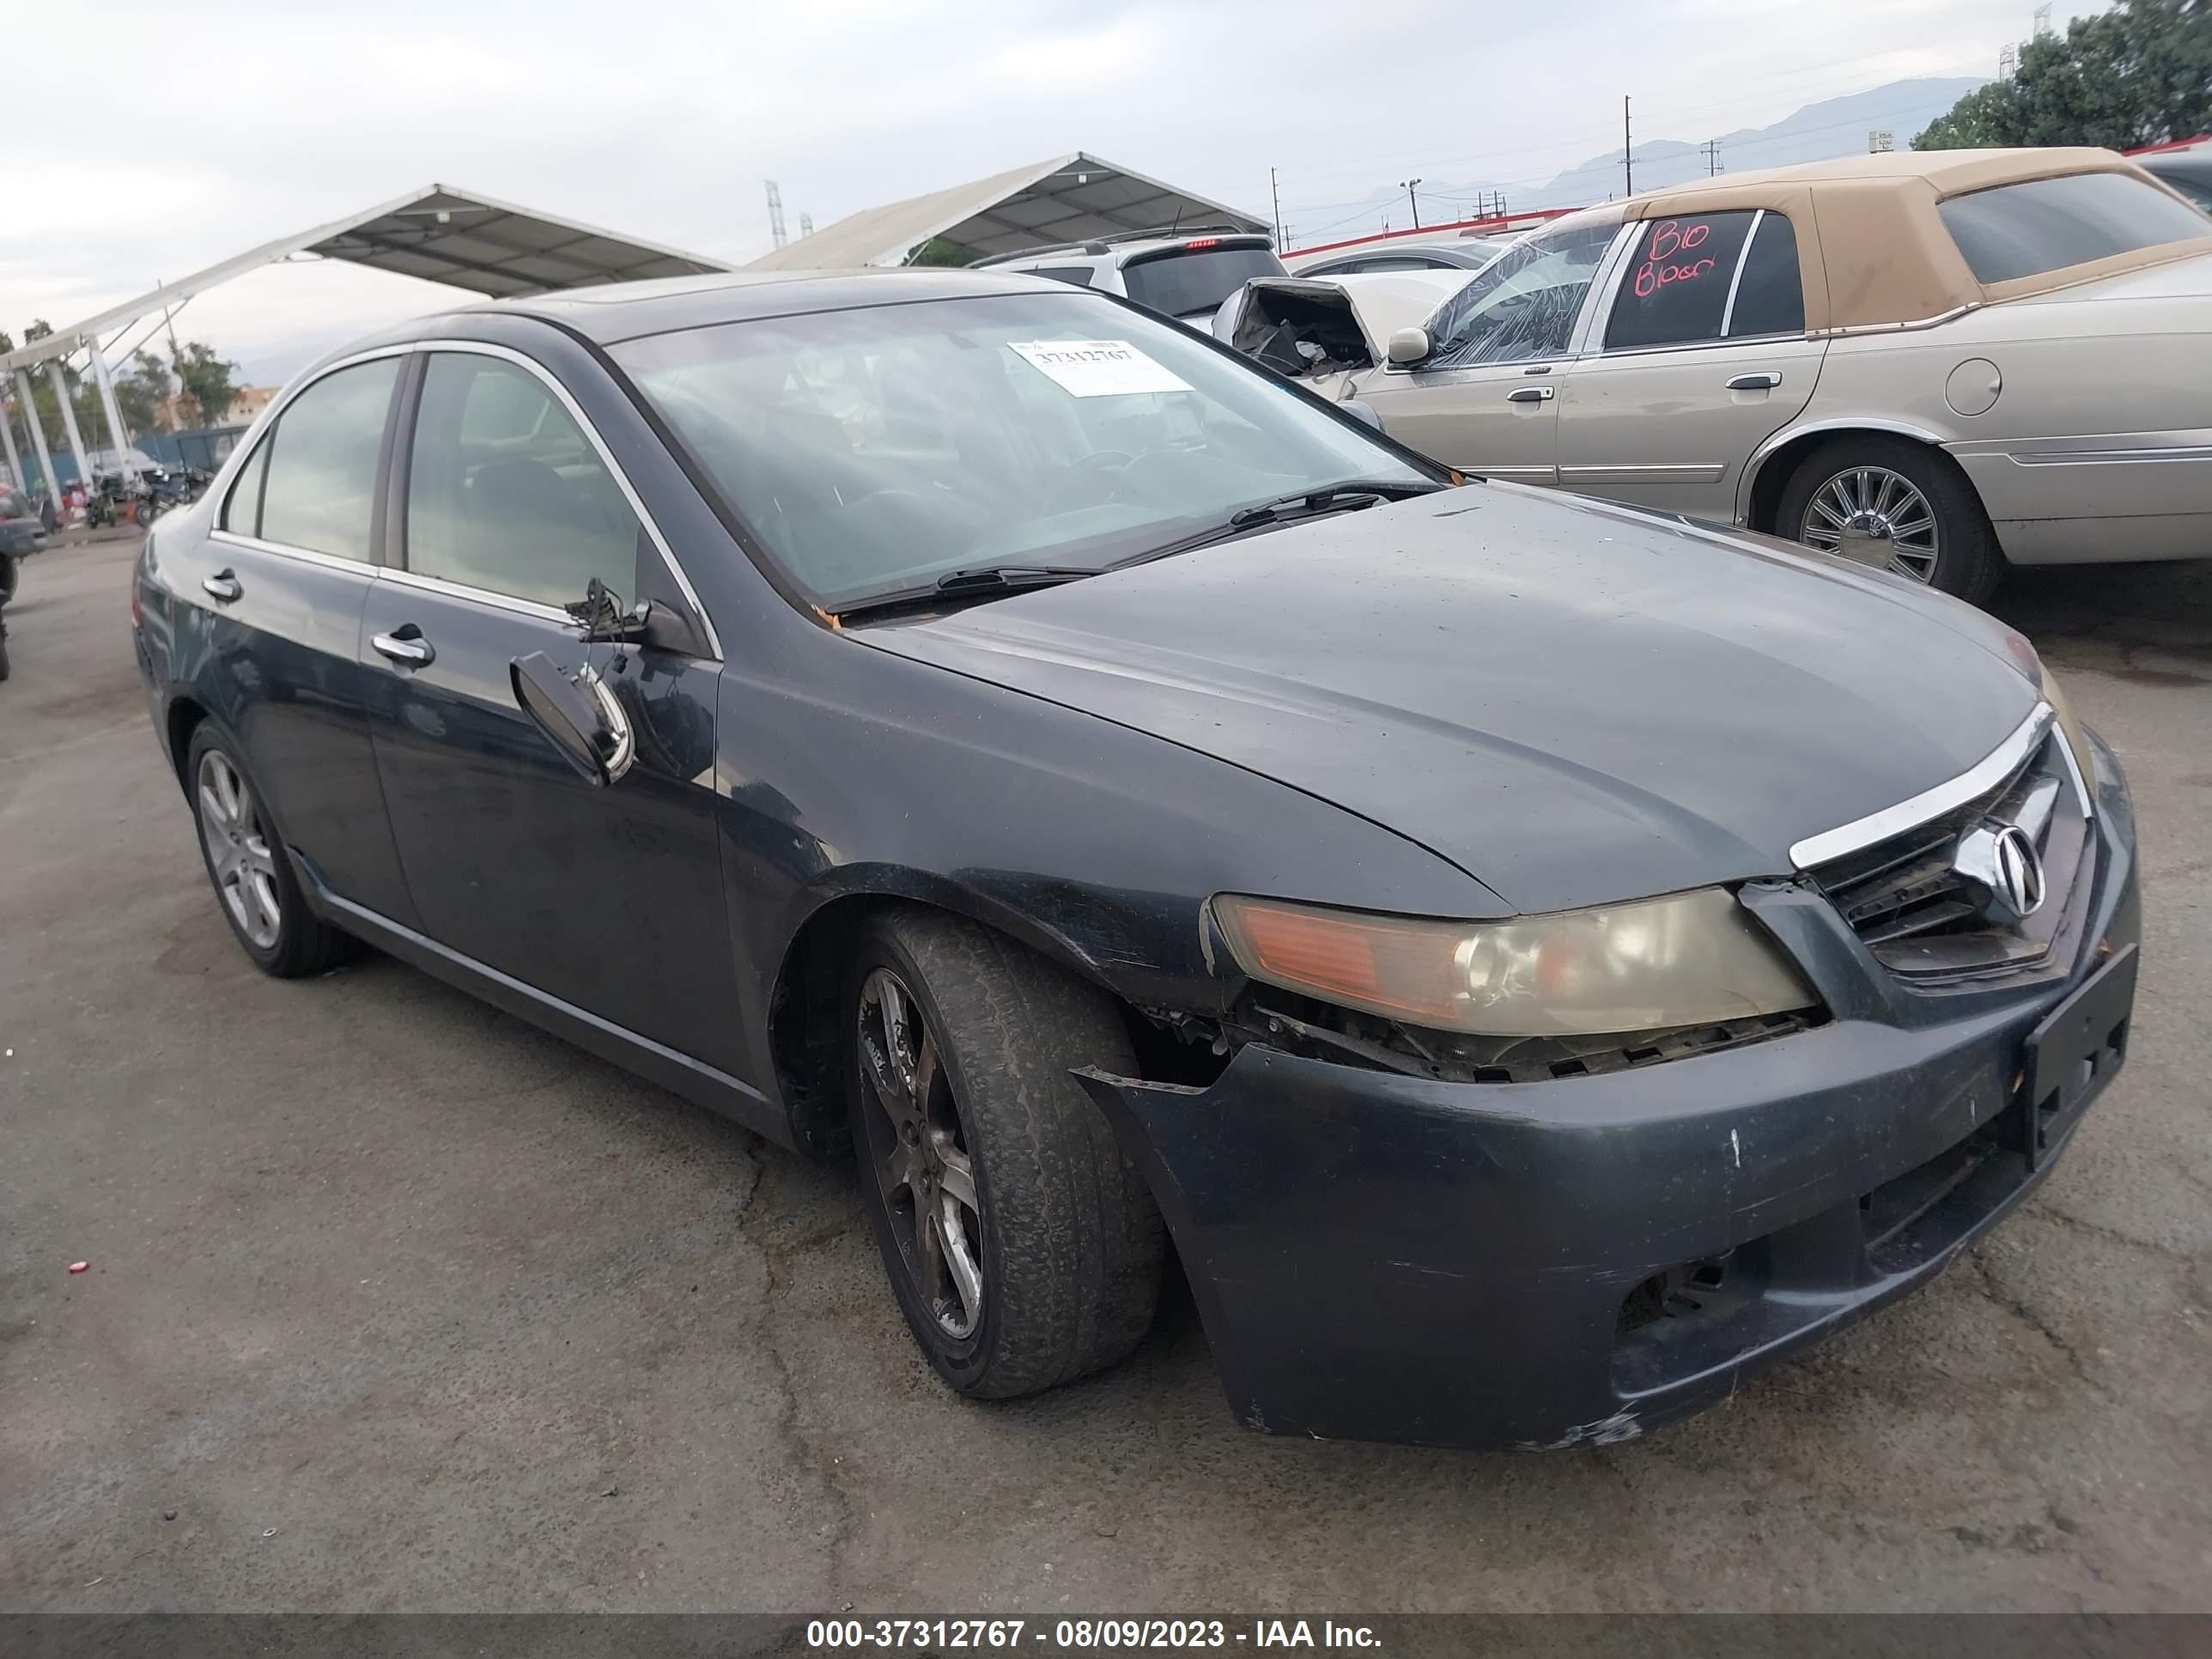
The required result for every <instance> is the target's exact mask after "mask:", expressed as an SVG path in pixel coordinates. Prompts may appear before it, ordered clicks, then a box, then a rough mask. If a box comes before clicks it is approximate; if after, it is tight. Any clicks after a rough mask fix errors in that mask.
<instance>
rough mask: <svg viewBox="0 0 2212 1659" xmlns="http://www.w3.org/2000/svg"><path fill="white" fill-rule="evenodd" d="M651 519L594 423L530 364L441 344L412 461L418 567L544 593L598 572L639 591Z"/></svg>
mask: <svg viewBox="0 0 2212 1659" xmlns="http://www.w3.org/2000/svg"><path fill="white" fill-rule="evenodd" d="M640 529H641V526H640V525H639V523H638V520H637V514H636V513H634V512H633V511H631V509H630V505H629V498H628V497H627V496H625V495H623V489H622V486H621V485H620V484H619V483H617V482H616V480H615V477H614V475H613V474H612V473H611V472H610V471H608V470H607V466H606V463H605V461H604V460H603V459H600V456H599V450H598V449H597V447H594V446H593V445H592V441H590V440H589V439H588V438H586V436H585V435H584V432H583V428H580V427H579V426H578V425H577V424H576V422H575V420H574V417H573V416H570V415H569V413H568V410H566V409H564V408H562V405H561V404H560V402H559V401H558V400H557V399H556V398H555V397H554V396H553V394H552V393H551V392H549V391H548V390H547V389H546V387H545V384H544V381H542V380H539V379H538V377H537V376H536V375H535V374H532V373H531V372H530V371H529V370H527V369H525V368H519V367H518V366H516V365H515V364H513V363H510V362H505V361H504V360H502V359H501V358H497V357H488V356H478V355H477V354H476V353H473V352H458V351H441V352H437V353H435V354H433V355H432V356H431V358H430V362H429V365H428V368H427V370H426V371H425V373H424V374H423V377H422V401H421V403H420V404H419V405H418V406H417V410H416V416H415V435H414V439H413V441H412V444H411V446H410V452H409V459H408V468H407V568H409V569H410V570H412V571H415V572H416V573H417V574H421V575H425V576H435V577H438V578H440V579H441V580H445V581H450V582H459V583H460V584H461V585H463V586H467V587H477V588H482V589H483V590H485V591H486V592H493V593H504V594H507V595H509V596H511V597H513V598H514V599H529V600H532V601H534V602H536V603H538V604H540V605H568V604H570V603H573V602H574V601H575V600H578V599H582V598H583V597H584V590H585V589H586V587H587V586H589V585H590V583H591V580H592V577H594V576H597V577H598V578H599V580H601V581H602V582H604V583H605V585H606V586H608V588H610V589H611V590H612V591H613V592H614V593H615V594H617V596H618V597H619V598H620V599H623V600H629V599H634V598H635V597H636V587H637V550H638V533H639V531H640Z"/></svg>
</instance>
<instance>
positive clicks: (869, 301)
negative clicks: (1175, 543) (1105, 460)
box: [356, 265, 1075, 349]
mask: <svg viewBox="0 0 2212 1659" xmlns="http://www.w3.org/2000/svg"><path fill="white" fill-rule="evenodd" d="M1073 291H1075V290H1071V289H1069V288H1068V287H1067V285H1066V283H1055V282H1051V281H1048V280H1047V279H1045V278H1042V277H1037V276H1023V275H1021V274H1020V273H1019V272H1018V271H974V270H961V269H958V268H955V267H947V266H938V265H918V266H905V267H902V268H899V269H896V270H760V271H744V270H730V271H716V272H714V273H712V274H709V275H707V276H671V277H667V278H665V279H662V280H659V281H655V282H641V283H608V284H605V285H604V286H601V287H596V288H571V289H561V290H559V291H558V292H556V293H552V294H539V295H532V296H531V297H529V298H527V299H519V300H493V301H487V302H486V303H484V304H482V305H474V306H469V307H463V308H462V309H460V310H458V311H451V312H443V313H439V315H438V316H437V317H435V318H423V319H417V321H416V324H414V325H410V327H409V328H408V329H407V330H406V331H404V333H398V334H395V335H393V336H392V338H395V339H399V338H424V337H428V336H430V335H432V334H435V332H437V331H438V325H440V324H441V323H447V322H449V321H450V319H455V318H462V319H465V318H467V317H470V316H483V315H492V316H499V315H507V316H525V317H538V318H543V319H546V320H548V321H550V322H556V323H559V324H561V325H562V326H564V327H566V328H568V329H570V330H573V331H574V332H576V333H578V334H580V335H582V336H583V337H585V338H586V339H587V340H590V341H591V342H592V343H594V344H597V345H614V344H617V343H620V342H621V341H623V340H633V339H635V338H637V337H639V336H641V335H645V334H665V333H669V332H671V331H675V330H678V329H687V328H704V327H710V326H712V325H715V324H717V323H736V322H745V321H749V320H751V319H756V318H761V317H795V316H801V315H804V314H805V313H809V312H820V311H856V310H860V309H863V308H866V307H873V306H888V305H908V304H912V303H914V302H915V301H923V300H962V299H975V298H979V297H981V296H983V295H992V294H1067V293H1070V292H1073ZM356 349H358V348H356Z"/></svg>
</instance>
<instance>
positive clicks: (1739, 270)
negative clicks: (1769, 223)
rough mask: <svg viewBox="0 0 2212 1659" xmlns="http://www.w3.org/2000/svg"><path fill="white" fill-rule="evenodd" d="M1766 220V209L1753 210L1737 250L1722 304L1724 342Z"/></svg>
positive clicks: (1800, 274) (1800, 277)
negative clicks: (1755, 243) (1737, 291)
mask: <svg viewBox="0 0 2212 1659" xmlns="http://www.w3.org/2000/svg"><path fill="white" fill-rule="evenodd" d="M1765 219H1766V210H1765V208H1759V209H1756V210H1753V214H1752V216H1751V228H1750V229H1749V230H1747V231H1746V232H1744V234H1743V246H1741V247H1740V248H1738V249H1737V250H1736V254H1735V270H1733V271H1732V272H1730V273H1729V291H1728V298H1727V299H1726V300H1725V301H1723V302H1722V304H1721V334H1720V337H1721V338H1722V339H1723V340H1725V339H1727V338H1728V337H1729V324H1730V323H1732V322H1734V321H1735V291H1736V289H1739V288H1741V287H1742V286H1743V268H1744V267H1745V266H1746V265H1747V264H1750V263H1751V245H1752V244H1753V242H1756V241H1757V240H1759V226H1760V225H1761V224H1762V223H1764V222H1765ZM1804 280H1805V278H1804V276H1803V273H1802V272H1801V273H1799V275H1798V278H1797V281H1798V283H1800V285H1802V283H1804Z"/></svg>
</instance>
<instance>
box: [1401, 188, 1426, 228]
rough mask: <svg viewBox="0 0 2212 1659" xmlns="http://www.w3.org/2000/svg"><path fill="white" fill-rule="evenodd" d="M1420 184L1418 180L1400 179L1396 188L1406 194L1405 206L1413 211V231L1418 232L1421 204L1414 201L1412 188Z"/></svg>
mask: <svg viewBox="0 0 2212 1659" xmlns="http://www.w3.org/2000/svg"><path fill="white" fill-rule="evenodd" d="M1420 182H1421V181H1420V180H1419V179H1400V180H1399V181H1398V188H1399V189H1401V190H1402V191H1405V192H1406V205H1407V207H1410V208H1411V209H1413V228H1414V229H1415V230H1419V228H1421V204H1420V203H1419V201H1417V200H1416V199H1414V196H1413V186H1414V185H1418V184H1419V183H1420Z"/></svg>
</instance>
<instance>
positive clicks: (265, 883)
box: [195, 749, 284, 951]
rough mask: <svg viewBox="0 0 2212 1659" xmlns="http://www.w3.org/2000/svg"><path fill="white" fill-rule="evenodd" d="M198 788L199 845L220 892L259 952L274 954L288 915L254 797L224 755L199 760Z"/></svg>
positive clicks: (211, 752)
mask: <svg viewBox="0 0 2212 1659" xmlns="http://www.w3.org/2000/svg"><path fill="white" fill-rule="evenodd" d="M195 794H196V796H197V805H198V811H199V820H200V840H201V842H202V843H203V844H204V845H205V847H206V848H207V857H208V867H209V868H210V870H212V871H213V872H215V886H216V892H217V893H218V894H220V895H221V896H222V902H223V905H224V907H225V908H227V909H228V910H229V912H230V919H231V921H234V923H236V924H237V927H238V931H239V932H240V933H242V934H244V935H245V936H246V939H247V940H248V941H249V942H250V943H251V944H252V945H253V947H254V949H256V950H257V951H270V950H274V949H275V948H276V934H277V932H278V930H279V929H280V928H281V927H283V921H284V911H283V902H282V901H281V900H280V899H279V897H278V896H277V892H276V855H275V854H273V853H272V852H271V851H270V847H269V836H268V832H267V830H266V829H264V827H263V824H262V822H261V809H260V807H259V805H258V804H257V803H256V802H255V800H254V799H253V792H252V790H251V789H248V788H247V787H246V780H245V779H244V778H243V777H241V776H240V775H239V770H238V768H237V767H235V766H234V765H233V764H232V763H231V761H230V757H228V755H226V754H224V753H223V752H222V750H220V749H210V750H208V751H207V752H206V753H205V754H204V755H202V756H201V757H200V767H199V776H198V779H197V789H196V790H195Z"/></svg>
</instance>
